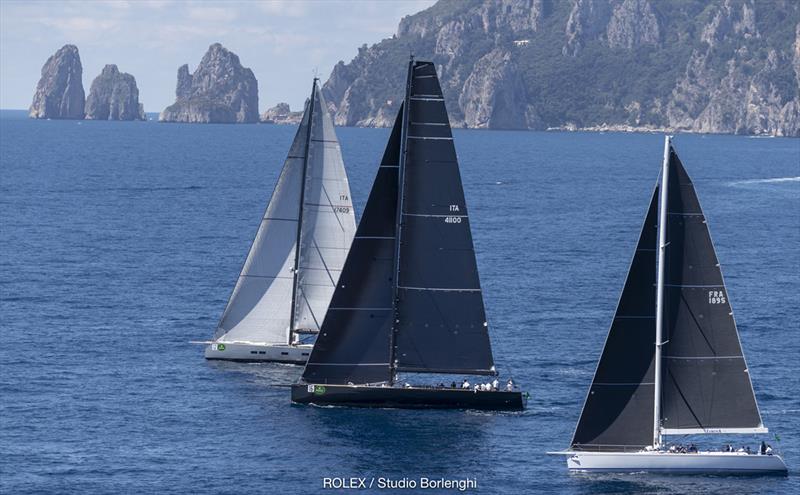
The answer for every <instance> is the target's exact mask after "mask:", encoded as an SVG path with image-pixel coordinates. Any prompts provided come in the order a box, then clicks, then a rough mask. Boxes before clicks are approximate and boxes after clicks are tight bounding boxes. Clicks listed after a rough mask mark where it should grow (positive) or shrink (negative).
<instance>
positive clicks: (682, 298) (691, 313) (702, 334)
mask: <svg viewBox="0 0 800 495" xmlns="http://www.w3.org/2000/svg"><path fill="white" fill-rule="evenodd" d="M681 300H682V301H683V302H684V303H685V304H686V311H688V312H689V316H691V317H692V321H694V323H695V325H697V329H698V330H699V331H700V335H701V336H702V337H703V340H705V341H706V344H707V345H708V348H709V349H710V350H711V352H713V353H714V355H715V356H716V354H717V351H716V349H714V346H713V345H711V341H710V340H708V337H706V333H705V332H704V331H703V327H702V326H700V322H699V321H698V320H697V318H696V317H695V316H694V311H692V308H691V306H689V301H687V300H686V297H685V296H684V295H683V291H681Z"/></svg>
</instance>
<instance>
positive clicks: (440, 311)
mask: <svg viewBox="0 0 800 495" xmlns="http://www.w3.org/2000/svg"><path fill="white" fill-rule="evenodd" d="M398 373H413V374H426V373H436V374H442V373H444V374H456V375H461V376H464V375H469V376H472V375H487V376H494V375H497V372H496V371H495V367H494V360H493V357H492V350H491V345H490V342H489V331H488V323H487V322H486V313H485V310H484V305H483V295H482V293H481V285H480V279H479V277H478V267H477V263H476V261H475V251H474V248H473V244H472V233H471V231H470V226H469V216H468V214H467V206H466V201H465V199H464V191H463V188H462V184H461V176H460V173H459V167H458V160H457V157H456V152H455V147H454V145H453V136H452V132H451V130H450V123H449V119H448V116H447V110H446V109H445V105H444V97H443V96H442V91H441V88H440V86H439V81H438V78H437V76H436V69H435V67H434V65H433V64H432V63H430V62H420V61H414V60H413V59H412V60H411V62H410V63H409V67H408V79H407V83H406V94H405V99H404V102H403V104H402V105H401V107H400V110H399V113H398V115H397V119H396V121H395V124H394V127H393V129H392V133H391V136H390V138H389V141H388V143H387V146H386V151H385V152H384V155H383V159H382V160H381V164H380V167H379V168H378V172H377V174H376V177H375V181H374V183H373V185H372V190H371V192H370V195H369V198H368V200H367V204H366V207H365V209H364V214H363V215H362V217H361V221H360V222H359V225H358V228H357V230H356V234H355V237H354V238H353V243H352V245H351V247H350V252H349V254H348V256H347V260H346V261H345V264H344V268H343V269H342V274H341V277H340V279H339V283H338V284H337V286H336V290H335V291H334V294H333V298H332V299H331V304H330V306H329V308H328V312H327V313H326V315H325V319H324V321H323V323H322V326H321V328H320V333H319V335H318V337H317V341H316V344H315V346H314V350H313V351H312V353H311V356H310V357H309V360H308V363H307V364H306V368H305V371H304V373H303V376H302V383H300V384H297V385H294V386H293V387H292V400H293V401H294V402H297V403H313V404H318V405H346V406H359V407H409V408H427V407H435V408H454V409H464V408H475V409H501V410H505V409H521V408H522V407H523V406H524V402H523V397H522V393H521V392H519V391H498V390H496V389H497V387H496V386H495V387H493V388H494V390H484V391H474V390H468V389H444V388H430V387H407V386H404V387H400V386H396V383H397V378H398Z"/></svg>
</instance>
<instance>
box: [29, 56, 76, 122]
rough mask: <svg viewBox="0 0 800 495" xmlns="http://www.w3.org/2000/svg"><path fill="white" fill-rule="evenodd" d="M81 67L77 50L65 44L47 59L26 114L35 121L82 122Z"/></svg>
mask: <svg viewBox="0 0 800 495" xmlns="http://www.w3.org/2000/svg"><path fill="white" fill-rule="evenodd" d="M82 77H83V67H82V66H81V57H80V54H79V53H78V47H76V46H75V45H64V46H63V47H62V48H61V49H60V50H58V51H57V52H56V53H55V54H54V55H52V56H51V57H50V58H48V59H47V62H45V64H44V66H43V67H42V77H41V79H39V84H37V85H36V92H35V93H34V95H33V103H31V107H30V109H29V111H28V115H29V116H30V117H31V118H34V119H82V118H83V115H84V113H83V110H84V103H85V101H84V98H85V93H84V92H83V81H82Z"/></svg>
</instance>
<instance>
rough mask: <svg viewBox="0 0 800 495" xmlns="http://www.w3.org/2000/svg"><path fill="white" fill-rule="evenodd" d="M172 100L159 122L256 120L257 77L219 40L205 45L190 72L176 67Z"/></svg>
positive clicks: (185, 66)
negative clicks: (172, 102)
mask: <svg viewBox="0 0 800 495" xmlns="http://www.w3.org/2000/svg"><path fill="white" fill-rule="evenodd" d="M175 96H176V100H175V103H174V104H172V105H170V106H168V107H167V108H165V109H164V111H163V112H161V115H160V116H159V120H160V121H162V122H199V123H215V122H217V123H255V122H258V81H256V77H255V76H254V75H253V71H252V70H250V69H248V68H246V67H243V66H242V64H241V63H240V62H239V57H238V56H236V54H234V53H233V52H231V51H229V50H227V49H226V48H224V47H223V46H222V45H221V44H219V43H214V44H213V45H211V46H210V47H209V48H208V51H207V52H206V54H205V56H203V59H202V60H201V61H200V65H198V66H197V70H195V71H194V73H193V74H190V73H189V66H188V65H183V66H181V67H180V68H179V69H178V84H177V87H176V89H175Z"/></svg>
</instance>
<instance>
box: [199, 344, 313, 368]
mask: <svg viewBox="0 0 800 495" xmlns="http://www.w3.org/2000/svg"><path fill="white" fill-rule="evenodd" d="M313 347H314V346H313V344H297V345H288V344H257V343H251V342H213V343H211V344H209V345H208V346H207V347H206V352H205V356H206V359H221V360H225V361H241V362H262V361H263V362H273V363H290V364H306V361H308V356H309V355H310V354H311V349H312V348H313Z"/></svg>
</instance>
